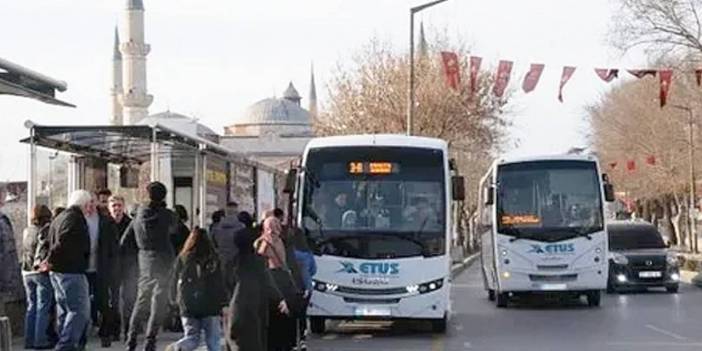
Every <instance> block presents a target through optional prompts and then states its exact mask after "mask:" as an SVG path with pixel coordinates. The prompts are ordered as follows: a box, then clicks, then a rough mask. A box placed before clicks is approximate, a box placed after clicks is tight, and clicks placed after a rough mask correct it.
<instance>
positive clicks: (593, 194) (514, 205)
mask: <svg viewBox="0 0 702 351" xmlns="http://www.w3.org/2000/svg"><path fill="white" fill-rule="evenodd" d="M497 216H498V222H497V224H498V231H500V233H502V234H506V235H512V236H515V237H523V238H530V239H534V240H540V241H558V240H564V239H567V238H571V237H574V236H578V235H587V234H588V233H593V232H596V231H600V230H602V229H603V221H602V203H601V192H600V180H599V175H598V172H597V167H596V166H595V162H591V161H538V162H521V163H513V164H506V165H502V166H500V167H499V169H498V176H497Z"/></svg>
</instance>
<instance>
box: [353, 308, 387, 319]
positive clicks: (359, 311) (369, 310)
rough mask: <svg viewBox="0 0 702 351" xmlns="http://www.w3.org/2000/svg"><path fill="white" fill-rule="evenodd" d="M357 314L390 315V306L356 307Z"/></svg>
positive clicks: (369, 315)
mask: <svg viewBox="0 0 702 351" xmlns="http://www.w3.org/2000/svg"><path fill="white" fill-rule="evenodd" d="M356 316H359V317H387V316H390V309H389V308H378V307H356Z"/></svg>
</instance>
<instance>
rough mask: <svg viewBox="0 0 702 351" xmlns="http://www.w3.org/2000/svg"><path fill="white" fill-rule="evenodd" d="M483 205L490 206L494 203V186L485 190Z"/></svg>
mask: <svg viewBox="0 0 702 351" xmlns="http://www.w3.org/2000/svg"><path fill="white" fill-rule="evenodd" d="M484 195H485V205H486V206H490V205H494V204H495V187H494V186H491V187H489V188H487V189H486V190H485V194H484Z"/></svg>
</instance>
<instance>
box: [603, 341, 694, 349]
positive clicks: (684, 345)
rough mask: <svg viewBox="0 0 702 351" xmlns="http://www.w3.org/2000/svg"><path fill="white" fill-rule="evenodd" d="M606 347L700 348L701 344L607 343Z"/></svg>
mask: <svg viewBox="0 0 702 351" xmlns="http://www.w3.org/2000/svg"><path fill="white" fill-rule="evenodd" d="M607 345H608V346H625V347H631V348H632V349H633V348H634V347H636V348H644V347H649V348H650V347H701V346H702V343H699V342H633V341H632V342H627V341H623V342H608V343H607Z"/></svg>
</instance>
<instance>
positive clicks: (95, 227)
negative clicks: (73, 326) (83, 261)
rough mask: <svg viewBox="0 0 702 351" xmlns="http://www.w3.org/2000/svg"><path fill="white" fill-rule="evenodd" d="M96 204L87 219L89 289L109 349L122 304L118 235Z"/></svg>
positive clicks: (92, 311) (95, 199)
mask: <svg viewBox="0 0 702 351" xmlns="http://www.w3.org/2000/svg"><path fill="white" fill-rule="evenodd" d="M93 201H94V203H95V204H96V205H94V206H91V207H90V212H89V213H88V215H87V216H86V221H87V223H88V233H89V234H90V260H89V261H88V262H89V264H88V270H87V271H86V275H87V277H88V286H89V289H90V296H91V299H90V300H91V317H92V320H93V323H94V324H97V325H99V331H98V335H99V336H100V339H101V341H102V347H110V346H111V344H112V338H113V337H114V334H115V329H116V328H115V317H116V316H115V312H116V306H117V305H118V304H119V299H118V297H119V280H118V276H119V274H118V269H119V267H120V265H119V246H118V242H119V235H118V234H117V226H116V225H115V223H114V221H113V220H112V218H111V217H109V216H108V215H106V214H104V213H103V212H102V211H101V210H100V209H98V206H97V197H94V198H93Z"/></svg>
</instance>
